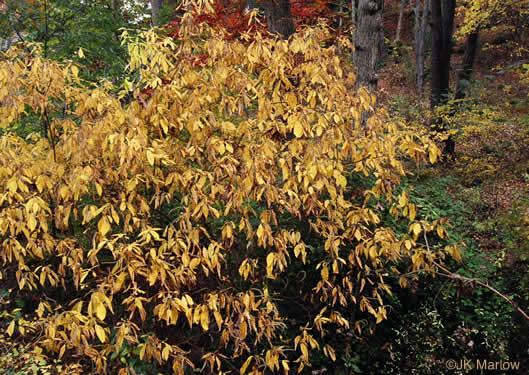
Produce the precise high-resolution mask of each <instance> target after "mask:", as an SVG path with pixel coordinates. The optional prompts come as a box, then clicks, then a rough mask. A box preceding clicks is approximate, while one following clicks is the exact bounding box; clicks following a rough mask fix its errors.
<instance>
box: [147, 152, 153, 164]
mask: <svg viewBox="0 0 529 375" xmlns="http://www.w3.org/2000/svg"><path fill="white" fill-rule="evenodd" d="M147 161H148V162H149V164H150V165H151V166H153V165H154V154H153V153H152V151H151V150H147Z"/></svg>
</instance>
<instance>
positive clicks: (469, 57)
mask: <svg viewBox="0 0 529 375" xmlns="http://www.w3.org/2000/svg"><path fill="white" fill-rule="evenodd" d="M478 39H479V30H476V31H473V32H472V33H470V34H469V35H468V36H467V42H466V46H465V56H464V57H463V66H462V67H461V71H460V72H459V76H458V81H457V90H456V95H455V99H463V98H464V97H465V96H466V93H467V90H468V87H469V81H470V76H471V75H472V69H473V68H474V60H475V59H476V51H477V47H478Z"/></svg>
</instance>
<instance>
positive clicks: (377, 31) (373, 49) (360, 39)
mask: <svg viewBox="0 0 529 375" xmlns="http://www.w3.org/2000/svg"><path fill="white" fill-rule="evenodd" d="M383 9H384V1H383V0H359V2H358V13H357V16H358V26H357V31H356V35H355V39H354V42H355V53H354V63H355V66H356V69H357V76H356V89H358V88H360V87H367V88H368V89H369V90H371V91H374V90H376V88H377V82H378V74H377V63H378V62H379V60H380V57H381V56H380V55H381V53H380V52H381V51H380V43H381V41H380V36H381V29H382V16H383Z"/></svg>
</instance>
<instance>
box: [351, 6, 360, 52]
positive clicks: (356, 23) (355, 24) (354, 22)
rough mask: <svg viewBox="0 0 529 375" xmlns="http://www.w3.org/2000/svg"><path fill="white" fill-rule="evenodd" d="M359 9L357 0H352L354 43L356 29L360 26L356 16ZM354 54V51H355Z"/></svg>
mask: <svg viewBox="0 0 529 375" xmlns="http://www.w3.org/2000/svg"><path fill="white" fill-rule="evenodd" d="M356 14H357V11H356V0H351V22H352V24H353V27H352V29H351V33H352V35H351V40H352V41H353V45H354V43H355V37H356V30H357V28H358V22H357V21H358V19H357V17H356ZM353 54H354V51H353Z"/></svg>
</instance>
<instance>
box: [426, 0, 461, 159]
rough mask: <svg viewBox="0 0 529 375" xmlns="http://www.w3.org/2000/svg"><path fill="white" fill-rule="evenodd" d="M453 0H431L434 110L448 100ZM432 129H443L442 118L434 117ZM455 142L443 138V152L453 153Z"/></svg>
mask: <svg viewBox="0 0 529 375" xmlns="http://www.w3.org/2000/svg"><path fill="white" fill-rule="evenodd" d="M454 13H455V0H432V68H431V90H432V93H431V97H430V107H431V109H432V110H434V109H435V108H436V107H437V106H439V105H442V104H444V103H446V102H447V100H448V93H449V90H450V86H449V84H450V57H451V53H452V32H453V27H454ZM433 128H434V130H438V131H443V130H445V126H444V124H443V121H442V119H436V121H435V122H434V126H433ZM454 152H455V143H454V140H453V139H452V138H451V137H448V139H446V140H445V147H444V150H443V153H444V154H445V155H453V154H454Z"/></svg>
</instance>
